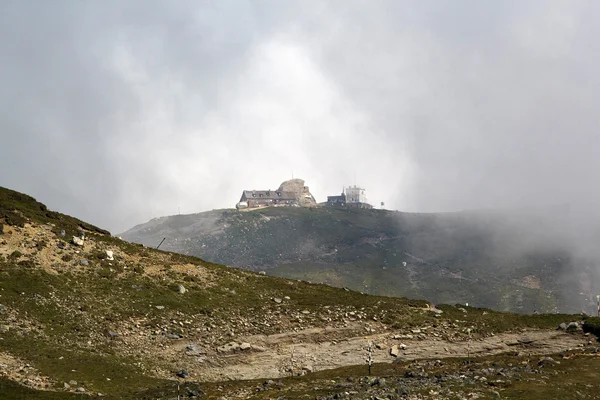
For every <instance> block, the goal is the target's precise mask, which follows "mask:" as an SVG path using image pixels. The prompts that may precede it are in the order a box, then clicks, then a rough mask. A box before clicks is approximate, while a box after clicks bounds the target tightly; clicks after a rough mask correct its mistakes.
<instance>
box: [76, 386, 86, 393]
mask: <svg viewBox="0 0 600 400" xmlns="http://www.w3.org/2000/svg"><path fill="white" fill-rule="evenodd" d="M75 391H76V392H78V393H84V392H85V389H84V388H82V387H81V386H80V387H78V388H77V389H75Z"/></svg>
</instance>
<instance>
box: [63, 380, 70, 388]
mask: <svg viewBox="0 0 600 400" xmlns="http://www.w3.org/2000/svg"><path fill="white" fill-rule="evenodd" d="M63 389H65V390H69V389H71V385H69V384H68V383H67V382H65V383H63Z"/></svg>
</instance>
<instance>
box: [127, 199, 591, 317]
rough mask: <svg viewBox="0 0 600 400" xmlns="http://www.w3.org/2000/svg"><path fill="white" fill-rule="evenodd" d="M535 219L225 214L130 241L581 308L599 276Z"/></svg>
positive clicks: (404, 291) (405, 291)
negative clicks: (530, 282)
mask: <svg viewBox="0 0 600 400" xmlns="http://www.w3.org/2000/svg"><path fill="white" fill-rule="evenodd" d="M528 218H529V219H525V217H521V216H518V215H517V216H510V215H508V216H507V215H502V214H494V213H484V212H480V213H450V214H409V213H397V212H390V211H384V210H356V209H335V208H319V209H313V210H310V209H304V208H268V209H263V210H259V211H252V212H243V213H240V212H235V211H232V210H225V211H212V212H209V213H202V214H195V215H182V216H172V217H168V218H162V219H160V220H156V221H153V222H152V223H151V224H150V223H149V224H146V225H140V226H138V227H136V229H133V230H131V231H129V232H126V233H125V234H124V237H126V238H127V239H128V240H133V241H137V242H140V243H145V244H155V243H158V242H159V241H160V240H161V239H162V238H163V237H167V240H166V241H165V244H164V245H163V246H164V248H166V249H169V250H171V251H176V252H181V253H183V254H189V255H195V256H198V257H202V258H204V259H208V260H211V261H214V262H219V263H223V264H226V265H233V266H237V267H242V268H249V269H254V270H261V269H264V270H267V271H268V272H269V274H272V275H277V276H282V277H289V278H294V279H305V280H310V281H313V282H323V283H327V284H331V285H336V286H346V287H349V288H352V289H354V290H360V291H364V292H367V293H372V294H379V295H393V296H405V297H411V298H423V299H429V300H430V301H433V302H435V303H440V302H441V303H444V302H450V303H470V304H477V305H479V306H484V307H492V308H494V309H498V310H507V311H508V310H510V311H518V312H533V311H534V310H538V311H545V312H553V311H556V310H569V311H571V312H573V311H579V310H581V301H582V299H581V298H579V297H576V296H571V295H570V293H573V292H577V293H579V292H582V291H583V289H582V287H581V283H582V282H583V281H589V280H593V279H598V277H596V276H595V275H594V274H595V272H594V271H588V272H587V273H585V274H583V275H581V276H580V275H578V274H577V273H572V272H573V271H576V272H577V262H576V260H574V259H573V257H572V256H571V254H570V252H569V251H568V250H567V249H566V248H565V247H564V246H562V244H561V243H556V242H555V241H553V239H552V238H550V237H545V234H546V233H545V232H547V231H550V228H554V229H555V227H554V225H552V224H553V222H552V223H549V222H548V220H547V219H543V218H538V219H536V217H528ZM198 221H204V223H202V224H200V223H199V222H198ZM207 221H210V222H207ZM550 221H552V219H550ZM549 224H550V225H551V226H549ZM217 228H220V229H217ZM403 263H407V264H406V266H405V265H404V264H403ZM582 265H583V264H582ZM579 272H581V271H579ZM590 274H591V275H590ZM592 275H594V276H592ZM527 276H535V278H537V279H539V283H540V285H541V286H540V288H539V289H538V288H536V287H525V286H523V278H524V277H527ZM588 300H589V299H588Z"/></svg>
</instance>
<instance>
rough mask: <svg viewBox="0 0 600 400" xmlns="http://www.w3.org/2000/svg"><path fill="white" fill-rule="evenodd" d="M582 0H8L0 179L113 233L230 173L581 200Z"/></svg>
mask: <svg viewBox="0 0 600 400" xmlns="http://www.w3.org/2000/svg"><path fill="white" fill-rule="evenodd" d="M599 19H600V3H598V2H596V1H593V0H591V1H573V0H568V1H567V0H565V1H546V0H539V1H534V0H528V1H501V2H500V1H496V2H482V1H475V0H473V1H467V0H464V1H459V0H457V1H452V2H437V1H396V0H389V1H385V0H378V1H349V0H330V1H325V0H322V1H310V0H302V1H291V0H290V1H276V0H272V1H266V0H263V1H260V0H254V1H241V0H240V1H233V0H231V1H227V0H223V1H218V2H217V1H211V2H209V1H183V0H182V1H177V2H166V1H52V2H48V1H21V0H19V1H17V0H15V1H10V0H9V1H3V2H2V4H0V57H1V60H0V87H1V88H2V90H1V91H0V132H1V133H0V135H1V143H2V150H3V151H2V157H0V171H2V173H1V174H0V185H2V186H6V187H9V188H12V189H15V190H19V191H23V192H26V193H28V194H31V195H33V196H34V197H36V198H37V199H38V200H40V201H42V202H44V203H46V204H47V205H48V206H49V207H50V208H52V209H55V210H58V211H61V212H64V213H68V214H71V215H75V216H77V217H79V218H82V219H85V220H88V221H89V222H92V223H94V224H97V225H100V226H102V227H105V228H107V229H109V230H111V231H113V232H121V231H123V230H125V229H128V228H130V227H131V226H133V225H134V224H137V223H140V222H144V221H146V220H148V219H150V218H153V217H157V216H162V215H170V214H175V213H177V212H179V210H180V211H181V213H192V212H199V211H204V210H208V209H213V208H225V207H233V206H234V205H235V203H236V202H237V201H238V199H239V197H240V195H241V192H242V190H243V189H269V188H271V189H275V188H276V187H277V186H278V185H279V184H280V183H281V181H283V180H285V179H289V178H290V177H291V176H292V173H293V175H294V176H295V177H300V178H303V179H305V180H306V183H307V185H308V186H310V188H311V191H312V192H313V194H314V195H315V197H316V198H317V200H318V201H324V200H325V197H326V196H327V195H330V194H337V193H338V192H340V191H341V189H342V186H344V185H351V184H354V183H357V184H359V185H361V186H364V187H365V188H366V189H367V195H368V197H369V199H370V201H371V202H372V203H374V204H376V205H378V206H379V204H380V202H382V201H383V202H385V204H386V208H390V209H398V210H406V211H452V210H462V209H480V208H503V207H516V206H518V207H525V206H527V207H537V206H543V205H556V204H569V205H570V206H571V209H574V210H578V211H579V212H580V215H584V216H585V218H583V219H584V220H587V219H589V217H595V215H596V213H595V212H594V210H595V208H596V204H595V203H596V199H597V198H598V195H599V190H598V179H597V178H598V175H599V174H598V171H600V157H598V153H599V151H600V135H599V134H598V132H597V130H598V126H599V125H600V124H599V122H600V121H599V120H600V113H598V111H597V109H596V108H597V104H598V101H597V96H598V93H600V78H599V76H598V73H597V70H598V68H597V66H598V61H599V59H600V42H599V41H598V40H597V39H598V37H600V26H599V25H598V24H597V21H598V20H599Z"/></svg>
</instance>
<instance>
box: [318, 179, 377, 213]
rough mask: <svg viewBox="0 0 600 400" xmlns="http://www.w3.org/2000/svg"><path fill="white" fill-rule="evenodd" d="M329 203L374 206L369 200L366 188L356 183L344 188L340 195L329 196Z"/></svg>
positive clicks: (345, 205) (334, 204)
mask: <svg viewBox="0 0 600 400" xmlns="http://www.w3.org/2000/svg"><path fill="white" fill-rule="evenodd" d="M327 205H328V206H343V207H354V208H373V206H372V205H371V204H369V203H368V202H367V195H366V190H365V189H363V188H361V187H358V186H356V185H354V186H349V187H347V188H344V189H343V190H342V194H341V195H339V196H327Z"/></svg>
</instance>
